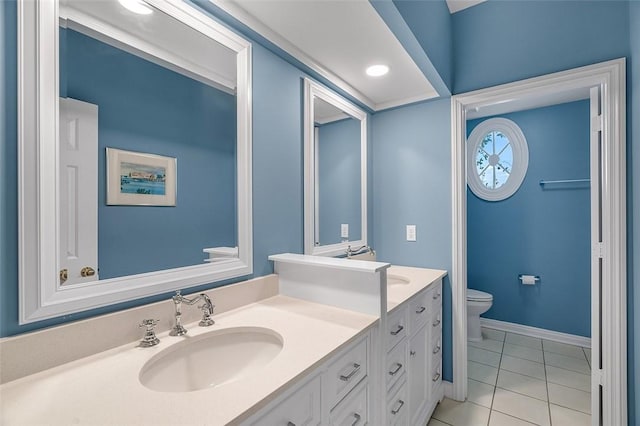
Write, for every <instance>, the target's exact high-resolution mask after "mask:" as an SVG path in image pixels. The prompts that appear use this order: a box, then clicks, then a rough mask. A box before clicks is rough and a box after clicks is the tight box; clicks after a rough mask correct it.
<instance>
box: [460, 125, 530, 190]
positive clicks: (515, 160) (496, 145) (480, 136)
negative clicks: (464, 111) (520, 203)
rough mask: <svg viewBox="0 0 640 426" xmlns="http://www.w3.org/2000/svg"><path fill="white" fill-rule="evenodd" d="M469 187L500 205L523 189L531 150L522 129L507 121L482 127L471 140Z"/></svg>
mask: <svg viewBox="0 0 640 426" xmlns="http://www.w3.org/2000/svg"><path fill="white" fill-rule="evenodd" d="M467 147H468V152H467V184H468V185H469V189H471V191H473V193H474V194H476V195H477V196H478V197H480V198H482V199H484V200H487V201H500V200H504V199H506V198H509V197H511V196H512V195H513V194H514V193H515V192H516V191H517V190H518V188H520V185H521V184H522V181H523V180H524V176H525V174H526V173H527V166H528V165H529V148H528V147H527V140H526V139H525V137H524V134H523V133H522V130H520V127H518V125H517V124H516V123H514V122H513V121H511V120H507V119H506V118H490V119H488V120H485V121H483V122H482V123H480V124H478V125H477V126H476V127H475V129H473V131H472V132H471V134H470V135H469V138H468V139H467Z"/></svg>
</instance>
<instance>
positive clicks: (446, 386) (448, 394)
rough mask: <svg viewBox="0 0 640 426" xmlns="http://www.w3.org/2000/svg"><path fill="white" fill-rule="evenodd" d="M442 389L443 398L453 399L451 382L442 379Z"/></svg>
mask: <svg viewBox="0 0 640 426" xmlns="http://www.w3.org/2000/svg"><path fill="white" fill-rule="evenodd" d="M442 389H443V390H444V397H445V398H449V399H453V383H451V382H447V381H446V380H443V381H442Z"/></svg>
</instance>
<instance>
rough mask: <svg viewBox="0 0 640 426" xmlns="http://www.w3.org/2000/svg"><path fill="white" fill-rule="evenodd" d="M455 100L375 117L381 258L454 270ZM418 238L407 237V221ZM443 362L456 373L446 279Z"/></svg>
mask: <svg viewBox="0 0 640 426" xmlns="http://www.w3.org/2000/svg"><path fill="white" fill-rule="evenodd" d="M450 105H451V104H450V100H449V99H441V100H436V101H431V102H426V103H421V104H417V105H412V106H406V107H402V108H396V109H393V110H389V111H385V112H381V113H377V114H374V115H373V118H372V125H371V128H372V137H373V147H372V150H371V152H372V156H373V190H372V192H371V194H372V197H373V233H374V235H375V246H374V248H375V249H376V252H377V258H378V259H379V260H380V261H384V262H391V263H392V264H396V265H406V266H417V267H427V268H436V269H444V270H447V271H451V239H452V234H451V229H452V228H451V226H452V225H451V131H450V125H449V122H450V119H449V115H450V108H451V106H450ZM411 224H413V225H417V241H416V242H407V241H406V230H405V227H406V225H411ZM444 286H445V288H444V292H443V293H444V299H443V309H444V312H443V319H444V320H443V327H444V329H443V336H444V345H443V363H444V366H443V367H444V373H443V377H444V379H445V380H451V379H452V377H453V373H452V371H453V370H452V369H453V365H452V354H453V351H452V340H451V339H452V338H451V284H450V282H449V277H448V276H447V278H446V279H445V282H444Z"/></svg>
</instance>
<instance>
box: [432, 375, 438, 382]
mask: <svg viewBox="0 0 640 426" xmlns="http://www.w3.org/2000/svg"><path fill="white" fill-rule="evenodd" d="M438 379H440V373H436V375H435V376H433V379H431V380H433V381H434V382H437V381H438Z"/></svg>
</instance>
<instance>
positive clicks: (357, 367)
mask: <svg viewBox="0 0 640 426" xmlns="http://www.w3.org/2000/svg"><path fill="white" fill-rule="evenodd" d="M358 371H360V364H356V363H355V362H354V363H353V370H351V373H349V374H347V375H346V376H345V375H344V374H341V375H340V380H342V381H344V382H348V381H349V380H351V378H352V377H353V376H355V374H356V373H357V372H358Z"/></svg>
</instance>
